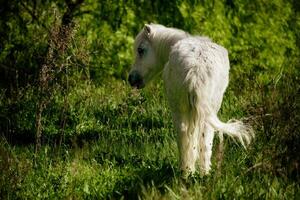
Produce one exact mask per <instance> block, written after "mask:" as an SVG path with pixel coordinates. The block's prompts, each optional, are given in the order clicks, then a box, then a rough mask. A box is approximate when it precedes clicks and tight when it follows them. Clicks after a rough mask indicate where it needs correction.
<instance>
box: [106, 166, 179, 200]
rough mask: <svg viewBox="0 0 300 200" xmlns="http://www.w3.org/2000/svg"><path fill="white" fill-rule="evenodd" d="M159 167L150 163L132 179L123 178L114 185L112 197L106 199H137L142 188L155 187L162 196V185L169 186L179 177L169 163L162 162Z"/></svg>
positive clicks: (163, 189)
mask: <svg viewBox="0 0 300 200" xmlns="http://www.w3.org/2000/svg"><path fill="white" fill-rule="evenodd" d="M159 165H160V166H159V167H157V163H152V165H149V166H146V167H142V168H140V169H139V170H137V171H136V174H134V175H133V176H132V177H124V179H122V180H120V181H119V182H118V183H117V184H116V186H115V188H114V193H113V194H112V196H109V197H107V198H108V199H111V198H113V199H120V198H121V197H123V198H125V199H138V197H139V195H141V191H142V187H143V186H155V187H156V188H157V189H158V190H159V191H160V192H161V193H162V194H163V193H164V192H165V187H164V185H166V184H170V183H171V182H172V181H173V180H174V179H175V178H176V177H178V176H179V172H177V171H174V168H173V166H172V164H171V163H167V162H163V163H160V164H159Z"/></svg>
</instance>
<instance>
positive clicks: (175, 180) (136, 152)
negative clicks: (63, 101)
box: [0, 81, 300, 199]
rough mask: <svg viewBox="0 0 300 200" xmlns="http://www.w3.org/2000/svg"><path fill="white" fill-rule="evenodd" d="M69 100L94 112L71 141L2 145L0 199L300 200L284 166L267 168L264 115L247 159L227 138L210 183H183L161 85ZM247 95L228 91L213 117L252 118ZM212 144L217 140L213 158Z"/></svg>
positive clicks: (86, 89)
mask: <svg viewBox="0 0 300 200" xmlns="http://www.w3.org/2000/svg"><path fill="white" fill-rule="evenodd" d="M75 92H76V94H77V96H81V97H82V98H84V97H89V98H86V100H85V101H84V103H83V104H82V105H80V106H81V110H80V111H78V112H79V113H80V112H85V113H90V111H91V110H93V117H91V115H90V117H89V118H88V119H87V120H84V119H85V118H84V116H83V117H82V118H83V120H82V121H81V122H80V123H78V124H77V126H76V132H77V133H78V134H77V137H75V138H74V137H68V136H67V135H66V136H65V137H64V140H63V143H62V144H61V145H56V144H55V143H53V142H51V141H52V140H49V141H47V138H45V139H44V145H43V146H42V149H41V151H40V152H39V153H38V154H37V155H35V154H34V146H33V145H32V144H28V145H13V144H11V143H9V142H7V140H5V139H2V140H1V142H0V167H1V169H0V173H1V176H0V179H1V180H0V196H2V197H3V199H297V198H298V199H299V198H300V190H299V189H300V187H299V179H298V178H297V177H298V175H297V176H289V175H288V173H285V171H282V169H285V167H284V166H283V168H280V167H282V166H279V167H278V166H277V165H276V166H274V164H273V163H272V160H273V157H272V155H273V154H274V152H278V149H276V148H277V147H276V140H273V139H270V138H267V137H266V134H265V133H266V132H267V131H268V130H266V129H267V128H268V127H267V126H266V124H268V123H270V121H268V115H266V118H267V119H265V117H261V118H255V117H254V119H252V124H253V126H254V128H255V130H256V139H255V141H254V142H253V143H252V144H251V146H250V147H249V149H248V150H247V151H246V150H244V149H243V147H242V146H241V145H238V144H236V143H234V142H233V141H232V140H230V138H226V139H225V153H224V158H223V162H222V166H221V168H220V169H217V167H216V163H217V161H216V153H215V152H214V154H213V169H212V171H211V174H210V175H208V176H205V177H201V176H200V175H199V174H195V175H194V176H193V177H189V178H188V179H187V180H182V179H181V175H180V172H179V169H178V150H177V145H176V137H175V134H174V130H173V125H172V122H171V118H170V113H169V108H168V105H167V103H166V101H165V98H164V94H163V89H162V84H160V83H154V84H152V85H150V87H148V88H146V89H143V90H142V91H136V90H132V89H131V88H130V87H129V86H128V85H127V84H126V83H125V82H120V81H113V82H111V83H110V84H109V85H102V86H98V87H94V86H92V85H84V86H83V87H82V88H77V90H76V91H75ZM251 95H253V93H251V94H247V93H245V94H242V93H240V95H236V96H235V93H234V90H232V89H229V90H228V92H227V93H226V96H225V99H224V102H223V106H222V110H221V112H220V117H221V118H222V119H223V120H224V121H226V120H229V119H231V118H240V117H241V116H244V117H247V116H249V115H250V113H251V112H252V114H253V115H254V113H253V112H254V111H253V110H254V109H253V108H250V107H249V105H250V104H252V105H254V103H255V102H253V101H256V102H257V104H261V103H262V101H259V99H256V98H255V97H252V98H251V99H249V96H251ZM257 98H259V95H258V96H257ZM274 98H275V97H274ZM71 100H72V99H71V95H70V101H71ZM264 102H265V101H264ZM265 103H266V102H265ZM273 106H275V105H274V103H273ZM264 121H265V122H264ZM275 121H276V119H275ZM273 125H274V123H273ZM271 138H272V137H271ZM217 144H218V139H217V138H216V139H215V146H214V151H216V146H217ZM274 148H275V149H276V151H274ZM278 148H279V147H278ZM272 150H273V151H272ZM274 156H275V155H274ZM280 170H281V171H280Z"/></svg>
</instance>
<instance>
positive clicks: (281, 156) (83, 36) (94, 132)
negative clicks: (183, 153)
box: [0, 0, 300, 199]
mask: <svg viewBox="0 0 300 200" xmlns="http://www.w3.org/2000/svg"><path fill="white" fill-rule="evenodd" d="M149 22H155V23H161V24H164V25H166V26H172V27H177V28H181V29H184V30H186V31H188V32H190V33H193V34H199V35H206V36H209V37H210V38H212V39H213V40H214V41H215V42H217V43H220V44H222V45H223V46H224V47H226V48H227V49H228V50H229V52H230V54H229V56H230V62H231V72H230V86H229V88H228V90H227V92H226V95H225V98H224V102H223V106H222V109H221V111H220V113H219V115H220V117H221V118H222V119H223V120H224V121H226V120H229V119H231V118H241V117H244V119H245V120H247V121H248V122H249V123H251V124H252V125H253V127H254V128H255V132H256V139H255V141H254V142H253V143H252V145H251V146H250V147H249V149H248V150H247V151H245V150H244V149H243V148H242V147H241V146H239V145H237V144H235V143H234V142H232V140H230V139H228V140H227V139H226V141H225V153H224V156H223V162H222V165H221V166H219V167H217V161H216V160H215V159H214V161H213V163H214V166H213V170H212V173H211V175H209V176H207V177H201V176H198V175H195V176H193V177H191V178H190V179H188V180H186V181H182V180H181V178H180V172H179V171H178V152H177V147H176V137H175V135H174V133H173V127H172V123H171V119H170V114H169V110H168V106H167V104H166V102H165V99H164V94H163V89H162V83H161V81H155V82H154V83H153V84H151V85H150V86H149V87H147V88H145V89H143V90H142V91H135V90H132V89H131V88H130V87H129V86H128V84H127V82H126V77H127V74H128V71H129V68H130V65H131V63H132V61H133V52H132V44H133V41H134V37H135V35H136V34H137V33H138V32H139V30H141V28H142V27H143V25H144V24H145V23H149ZM299 48H300V3H299V1H297V0H288V1H283V0H274V1H271V0H251V1H250V0H213V1H205V0H199V1H198V0H174V1H165V0H163V1H162V0H153V1H143V0H85V1H84V0H44V1H41V0H30V1H29V0H23V1H17V0H10V1H6V0H1V1H0V76H1V78H0V135H1V139H0V198H1V199H95V198H97V199H111V198H115V199H119V198H125V199H136V198H142V199H160V198H165V199H189V198H191V199H201V198H203V199H296V198H297V197H298V198H299V197H300V191H299V189H300V188H299V180H300V179H299V178H300V175H299V172H300V170H299V164H300V154H299V152H300V134H299V121H300V117H299V110H300V103H299V102H300V99H299V92H300V84H299V81H300V80H299V73H300V72H299V71H300V70H299V69H300V60H299V56H300V49H299ZM217 143H218V140H217V139H216V144H217Z"/></svg>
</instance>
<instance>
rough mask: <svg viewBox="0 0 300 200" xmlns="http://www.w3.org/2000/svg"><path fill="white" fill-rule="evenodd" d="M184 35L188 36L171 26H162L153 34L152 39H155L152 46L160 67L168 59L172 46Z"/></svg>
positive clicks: (184, 36)
mask: <svg viewBox="0 0 300 200" xmlns="http://www.w3.org/2000/svg"><path fill="white" fill-rule="evenodd" d="M186 37H188V34H187V33H185V32H183V31H181V30H177V29H173V28H163V29H160V30H157V32H156V33H155V36H154V40H155V41H156V43H155V45H154V48H155V51H156V53H157V57H158V59H159V60H160V65H162V67H163V66H164V65H165V64H166V63H167V61H168V60H169V54H170V51H171V48H172V46H173V45H174V44H175V43H177V42H178V41H179V40H181V39H183V38H186Z"/></svg>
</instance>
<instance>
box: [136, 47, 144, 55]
mask: <svg viewBox="0 0 300 200" xmlns="http://www.w3.org/2000/svg"><path fill="white" fill-rule="evenodd" d="M137 52H138V54H139V56H142V55H143V54H144V52H145V50H144V49H143V48H141V47H139V48H138V49H137Z"/></svg>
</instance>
